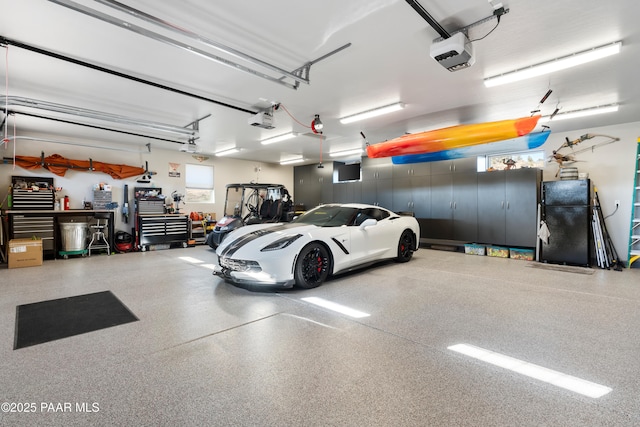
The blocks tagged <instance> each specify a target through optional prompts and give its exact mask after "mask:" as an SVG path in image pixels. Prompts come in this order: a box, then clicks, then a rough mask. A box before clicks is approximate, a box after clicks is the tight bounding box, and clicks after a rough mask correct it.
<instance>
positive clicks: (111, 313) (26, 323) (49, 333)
mask: <svg viewBox="0 0 640 427" xmlns="http://www.w3.org/2000/svg"><path fill="white" fill-rule="evenodd" d="M137 320H138V318H137V317H136V316H135V315H134V314H133V313H132V312H131V311H129V309H128V308H127V307H126V306H125V305H124V304H122V302H120V300H119V299H118V298H117V297H116V296H115V295H113V294H112V293H111V291H104V292H97V293H94V294H86V295H78V296H74V297H69V298H60V299H54V300H49V301H42V302H36V303H33V304H24V305H19V306H17V307H16V334H15V340H14V346H13V348H14V350H17V349H19V348H23V347H29V346H32V345H37V344H42V343H45V342H49V341H54V340H58V339H60V338H67V337H71V336H74V335H80V334H84V333H86V332H92V331H97V330H99V329H104V328H110V327H111V326H117V325H122V324H124V323H130V322H135V321H137Z"/></svg>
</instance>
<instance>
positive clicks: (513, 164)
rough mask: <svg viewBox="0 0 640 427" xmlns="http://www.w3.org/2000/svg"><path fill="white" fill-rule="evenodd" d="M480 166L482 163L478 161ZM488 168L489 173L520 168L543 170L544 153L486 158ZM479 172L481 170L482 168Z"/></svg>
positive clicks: (529, 152) (531, 152)
mask: <svg viewBox="0 0 640 427" xmlns="http://www.w3.org/2000/svg"><path fill="white" fill-rule="evenodd" d="M480 157H484V156H480ZM480 157H479V158H480ZM478 166H480V161H478ZM486 168H487V169H486V170H489V171H491V170H504V169H520V168H540V169H543V168H544V151H524V152H520V153H510V154H497V155H491V156H486ZM478 170H480V168H479V169H478Z"/></svg>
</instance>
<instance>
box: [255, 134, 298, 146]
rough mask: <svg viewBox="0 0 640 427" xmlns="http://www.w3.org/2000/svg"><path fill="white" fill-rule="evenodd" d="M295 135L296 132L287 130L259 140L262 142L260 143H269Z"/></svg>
mask: <svg viewBox="0 0 640 427" xmlns="http://www.w3.org/2000/svg"><path fill="white" fill-rule="evenodd" d="M296 136H298V134H297V133H296V132H289V133H285V134H283V135H278V136H272V137H271V138H267V139H263V140H262V141H260V143H262V145H269V144H273V143H275V142H281V141H286V140H287V139H291V138H295V137H296Z"/></svg>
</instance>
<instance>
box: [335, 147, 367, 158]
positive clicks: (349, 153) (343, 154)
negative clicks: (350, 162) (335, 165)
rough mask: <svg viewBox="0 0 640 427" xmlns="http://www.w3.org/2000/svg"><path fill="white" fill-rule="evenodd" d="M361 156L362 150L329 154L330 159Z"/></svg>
mask: <svg viewBox="0 0 640 427" xmlns="http://www.w3.org/2000/svg"><path fill="white" fill-rule="evenodd" d="M360 154H362V148H358V149H357V150H345V151H336V152H333V153H329V157H344V156H355V155H360Z"/></svg>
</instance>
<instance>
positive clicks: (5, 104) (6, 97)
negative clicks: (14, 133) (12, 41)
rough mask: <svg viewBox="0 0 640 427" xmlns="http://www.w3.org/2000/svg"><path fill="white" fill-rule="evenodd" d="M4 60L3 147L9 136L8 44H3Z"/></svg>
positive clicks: (5, 146) (5, 145)
mask: <svg viewBox="0 0 640 427" xmlns="http://www.w3.org/2000/svg"><path fill="white" fill-rule="evenodd" d="M5 49H6V51H5V60H4V64H5V73H4V85H5V90H4V96H5V103H4V139H3V140H2V142H4V148H7V144H8V143H9V138H8V137H7V135H8V134H7V132H8V129H7V128H8V126H9V124H8V123H7V116H8V113H9V45H6V46H5Z"/></svg>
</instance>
